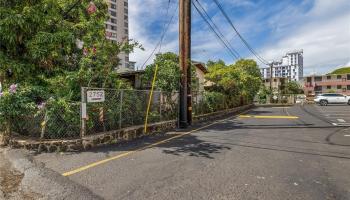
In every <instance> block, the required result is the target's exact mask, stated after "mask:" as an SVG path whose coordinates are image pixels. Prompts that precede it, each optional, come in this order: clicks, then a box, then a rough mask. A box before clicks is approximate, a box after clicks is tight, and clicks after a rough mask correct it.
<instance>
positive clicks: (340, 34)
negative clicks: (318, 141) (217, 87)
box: [129, 0, 350, 74]
mask: <svg viewBox="0 0 350 200" xmlns="http://www.w3.org/2000/svg"><path fill="white" fill-rule="evenodd" d="M200 2H202V4H203V6H204V7H205V8H206V10H207V11H208V13H209V15H210V16H211V17H212V19H213V21H214V22H215V24H216V25H217V26H218V27H219V29H220V30H221V32H222V33H223V35H225V37H226V39H227V40H229V41H230V42H231V45H232V46H233V47H234V48H235V49H236V50H237V51H238V52H239V53H240V54H241V55H242V57H248V58H249V57H251V55H250V53H249V51H248V50H247V48H246V47H245V46H244V45H243V44H242V42H241V41H240V40H239V38H238V37H237V36H236V35H235V34H234V32H233V30H232V29H231V27H230V26H229V24H228V23H227V22H226V20H225V19H224V17H223V16H222V14H221V13H220V12H219V10H218V9H217V7H216V6H215V4H213V2H212V1H211V0H201V1H200ZM220 2H221V3H222V4H223V5H224V9H225V10H226V11H227V12H228V14H229V15H230V17H231V19H232V20H233V22H234V24H235V26H236V27H237V28H238V30H239V31H240V33H241V34H242V35H243V36H244V38H245V39H246V40H247V41H248V42H249V43H250V45H251V46H253V48H254V49H255V50H256V51H257V52H259V53H260V54H261V55H262V56H263V57H264V58H266V59H268V60H271V59H280V58H281V57H282V56H283V55H284V54H285V53H286V52H287V51H290V50H294V49H303V50H304V71H305V73H306V74H308V73H310V72H311V71H314V70H315V71H317V72H319V73H326V72H329V71H331V68H332V67H334V66H340V65H346V64H347V63H350V56H349V55H350V12H349V10H350V2H349V1H348V0H332V1H328V0H309V1H274V3H273V4H272V3H271V1H270V0H266V1H250V0H244V1H242V0H220ZM167 3H168V0H163V1H160V0H146V1H145V0H133V1H132V3H131V2H130V3H129V7H130V8H129V9H130V11H129V16H130V19H129V20H130V23H129V24H130V38H133V39H136V40H138V41H140V42H141V43H142V44H143V46H144V47H145V48H146V51H139V50H137V51H136V52H135V53H134V54H131V55H130V58H131V60H135V61H137V65H142V64H143V62H144V61H145V60H146V58H147V57H148V56H149V55H150V52H151V51H152V50H153V48H154V47H155V45H156V43H157V42H158V41H159V37H160V35H161V31H162V26H163V24H164V23H166V22H167V20H169V15H170V14H172V13H174V12H178V11H175V9H176V6H177V4H178V1H173V0H172V1H171V9H170V11H169V15H168V16H166V5H167ZM193 10H194V9H193ZM193 13H194V14H193V18H192V24H193V27H192V57H193V59H196V60H199V61H204V62H206V61H207V60H208V59H214V60H215V59H223V60H225V61H226V62H228V63H230V62H232V61H233V58H232V56H230V54H229V53H228V51H227V50H226V49H225V48H224V47H223V46H222V44H220V42H219V41H218V40H217V38H216V37H215V36H214V34H213V33H212V32H211V31H210V30H209V28H208V27H207V25H206V24H205V22H203V20H202V19H201V18H200V16H199V15H198V14H197V13H196V11H193ZM175 14H176V17H175V18H174V21H173V23H172V24H171V26H170V28H169V30H168V32H167V35H166V37H165V40H164V42H163V46H162V51H163V52H164V51H173V52H177V51H178V22H177V21H178V18H177V13H175ZM152 60H153V58H151V59H150V61H149V62H148V63H150V62H152Z"/></svg>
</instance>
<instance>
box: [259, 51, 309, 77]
mask: <svg viewBox="0 0 350 200" xmlns="http://www.w3.org/2000/svg"><path fill="white" fill-rule="evenodd" d="M303 58H304V57H303V50H298V51H292V52H288V53H286V55H285V56H283V57H282V59H281V60H280V61H273V63H272V77H273V78H275V77H276V78H287V79H288V80H292V81H302V79H303V74H304V64H303V63H304V62H303ZM260 72H261V75H262V77H263V79H269V78H270V67H265V68H261V69H260Z"/></svg>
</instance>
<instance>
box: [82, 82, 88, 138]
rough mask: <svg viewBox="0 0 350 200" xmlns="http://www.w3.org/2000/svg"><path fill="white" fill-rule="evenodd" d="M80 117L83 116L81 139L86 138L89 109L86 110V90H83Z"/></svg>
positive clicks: (83, 88)
mask: <svg viewBox="0 0 350 200" xmlns="http://www.w3.org/2000/svg"><path fill="white" fill-rule="evenodd" d="M80 116H81V130H80V137H84V136H85V135H86V118H87V108H86V88H85V87H82V88H81V108H80Z"/></svg>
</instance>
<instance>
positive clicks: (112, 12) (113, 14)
mask: <svg viewBox="0 0 350 200" xmlns="http://www.w3.org/2000/svg"><path fill="white" fill-rule="evenodd" d="M109 13H111V15H112V16H113V17H116V16H117V13H116V12H115V11H111V10H110V11H109Z"/></svg>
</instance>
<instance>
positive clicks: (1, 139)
mask: <svg viewBox="0 0 350 200" xmlns="http://www.w3.org/2000/svg"><path fill="white" fill-rule="evenodd" d="M11 133H12V131H11V123H10V122H7V123H5V130H4V131H3V132H0V146H6V145H8V144H9V142H10V138H11Z"/></svg>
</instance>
